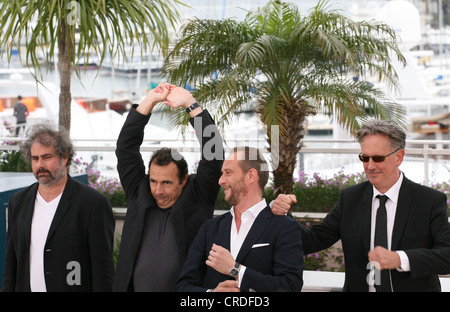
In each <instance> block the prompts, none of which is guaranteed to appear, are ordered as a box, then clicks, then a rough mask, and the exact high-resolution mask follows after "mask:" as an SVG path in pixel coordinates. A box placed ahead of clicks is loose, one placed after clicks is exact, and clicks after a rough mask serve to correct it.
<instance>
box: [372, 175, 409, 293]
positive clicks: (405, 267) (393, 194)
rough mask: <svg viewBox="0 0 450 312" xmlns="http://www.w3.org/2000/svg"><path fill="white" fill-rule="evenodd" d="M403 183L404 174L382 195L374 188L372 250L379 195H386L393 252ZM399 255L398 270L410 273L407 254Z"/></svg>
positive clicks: (388, 227)
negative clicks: (393, 232) (393, 240)
mask: <svg viewBox="0 0 450 312" xmlns="http://www.w3.org/2000/svg"><path fill="white" fill-rule="evenodd" d="M402 182H403V172H401V173H400V177H399V179H398V180H397V182H396V183H395V184H394V185H393V186H392V187H391V188H390V189H389V190H388V191H387V192H386V193H384V194H383V193H380V192H379V191H378V190H377V189H376V188H375V187H373V197H372V214H371V221H370V222H371V223H370V249H371V250H372V249H373V248H374V240H375V221H376V218H377V210H378V207H379V206H380V200H379V199H378V198H377V195H386V196H387V197H388V198H389V199H388V200H387V201H386V212H387V239H388V248H387V249H389V250H391V246H392V230H393V228H394V221H395V213H396V211H397V204H398V195H399V193H400V187H401V186H402ZM396 252H397V254H398V255H399V257H400V262H401V264H400V267H398V268H397V270H398V271H401V272H407V271H410V270H411V268H410V265H409V259H408V256H407V255H406V253H405V252H404V251H402V250H397V251H396ZM374 290H375V288H374V286H372V285H369V291H374Z"/></svg>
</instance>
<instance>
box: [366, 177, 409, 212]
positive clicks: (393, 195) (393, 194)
mask: <svg viewBox="0 0 450 312" xmlns="http://www.w3.org/2000/svg"><path fill="white" fill-rule="evenodd" d="M402 182H403V172H400V177H399V178H398V180H397V182H395V184H394V185H393V186H392V187H391V188H390V189H389V190H388V191H387V192H386V193H384V194H383V193H381V192H380V191H378V190H377V189H376V188H375V186H373V198H372V200H373V199H374V198H375V197H376V196H377V195H386V196H387V197H388V198H389V199H390V200H392V201H393V202H394V203H395V204H397V200H398V194H399V193H400V187H401V186H402Z"/></svg>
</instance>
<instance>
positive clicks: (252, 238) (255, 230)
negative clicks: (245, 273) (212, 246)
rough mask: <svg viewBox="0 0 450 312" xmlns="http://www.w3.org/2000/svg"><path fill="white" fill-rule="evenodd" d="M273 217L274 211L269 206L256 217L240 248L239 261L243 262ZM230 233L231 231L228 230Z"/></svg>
mask: <svg viewBox="0 0 450 312" xmlns="http://www.w3.org/2000/svg"><path fill="white" fill-rule="evenodd" d="M272 217H273V215H272V211H271V210H270V208H269V207H268V206H267V207H266V208H264V209H263V210H262V211H261V212H260V213H259V215H258V217H256V219H255V221H254V222H253V225H252V227H251V228H250V231H249V232H248V234H247V237H246V238H245V240H244V242H243V243H242V246H241V249H240V250H239V253H238V255H237V257H236V261H237V262H239V263H242V262H243V260H244V259H245V257H246V256H247V254H248V253H249V251H250V250H251V249H252V246H253V245H254V244H255V243H256V242H257V241H258V238H259V237H260V236H261V235H262V234H263V233H264V232H265V231H266V230H267V229H268V228H269V225H270V222H271V218H272ZM228 233H230V232H229V231H228ZM228 240H229V235H228ZM228 245H229V243H228Z"/></svg>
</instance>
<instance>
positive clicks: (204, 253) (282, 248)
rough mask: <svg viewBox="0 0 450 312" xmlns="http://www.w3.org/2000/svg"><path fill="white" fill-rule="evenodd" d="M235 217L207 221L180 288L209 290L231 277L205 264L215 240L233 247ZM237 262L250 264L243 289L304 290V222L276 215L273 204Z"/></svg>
mask: <svg viewBox="0 0 450 312" xmlns="http://www.w3.org/2000/svg"><path fill="white" fill-rule="evenodd" d="M232 220H233V217H232V215H231V213H229V212H228V213H226V214H223V215H221V216H218V217H215V218H213V219H211V220H208V221H206V222H205V224H204V225H203V226H202V227H201V229H200V230H199V232H198V235H197V237H196V238H195V240H194V242H193V243H192V246H191V248H190V250H189V254H188V258H187V259H186V262H185V264H184V266H183V269H182V271H181V274H180V278H179V280H178V283H177V291H206V290H207V289H213V288H215V287H216V286H217V285H218V284H219V283H220V282H223V281H224V280H227V279H230V276H228V275H223V274H221V273H219V272H217V271H215V270H214V269H212V268H211V267H209V266H207V265H206V264H205V261H206V259H207V258H208V254H209V251H210V250H211V247H212V245H213V243H215V244H217V245H220V246H222V247H224V248H226V249H228V250H230V231H231V222H232ZM236 261H237V262H238V263H241V264H242V265H244V266H246V267H247V269H246V270H245V273H244V276H243V278H242V281H241V291H266V292H267V291H300V290H301V288H302V285H303V279H302V276H303V250H302V236H301V227H300V224H299V223H298V222H297V221H295V220H294V219H292V218H289V217H287V216H275V215H273V214H272V211H271V210H270V208H269V207H266V208H265V209H264V210H262V211H261V212H260V214H259V215H258V217H257V218H256V219H255V222H254V223H253V225H252V227H251V229H250V231H249V232H248V234H247V237H246V238H245V240H244V243H243V244H242V247H241V249H240V251H239V253H238V255H237V257H236Z"/></svg>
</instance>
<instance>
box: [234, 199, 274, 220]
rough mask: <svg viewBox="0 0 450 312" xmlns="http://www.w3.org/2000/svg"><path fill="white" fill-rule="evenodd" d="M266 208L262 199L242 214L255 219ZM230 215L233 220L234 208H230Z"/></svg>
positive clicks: (265, 203)
mask: <svg viewBox="0 0 450 312" xmlns="http://www.w3.org/2000/svg"><path fill="white" fill-rule="evenodd" d="M266 207H267V202H266V200H265V199H264V198H263V199H262V200H261V201H260V202H259V203H257V204H256V205H253V206H252V207H250V208H248V209H247V210H246V211H244V213H250V214H251V215H253V217H255V218H256V217H257V216H258V214H259V213H260V212H261V211H262V210H263V209H264V208H266ZM230 213H231V215H232V216H233V218H234V207H231V209H230Z"/></svg>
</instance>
